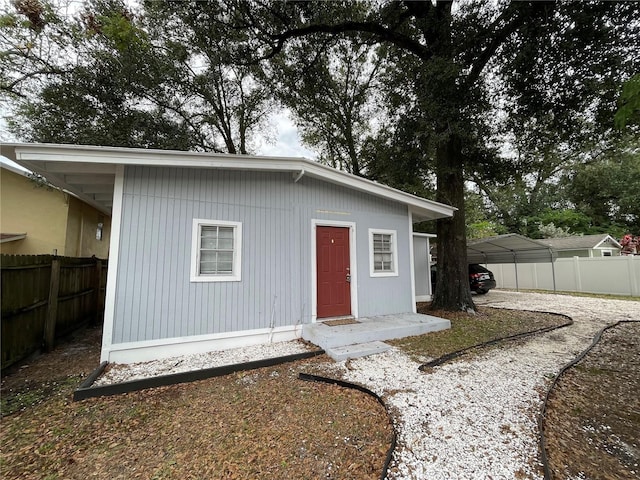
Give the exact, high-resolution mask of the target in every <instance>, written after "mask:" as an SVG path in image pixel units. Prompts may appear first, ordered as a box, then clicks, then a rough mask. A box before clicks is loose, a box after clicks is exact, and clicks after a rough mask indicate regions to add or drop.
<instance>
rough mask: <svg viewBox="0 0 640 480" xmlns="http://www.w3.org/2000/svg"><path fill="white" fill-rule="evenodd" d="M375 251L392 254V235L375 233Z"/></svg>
mask: <svg viewBox="0 0 640 480" xmlns="http://www.w3.org/2000/svg"><path fill="white" fill-rule="evenodd" d="M373 251H374V252H390V251H391V235H386V234H382V233H374V234H373Z"/></svg>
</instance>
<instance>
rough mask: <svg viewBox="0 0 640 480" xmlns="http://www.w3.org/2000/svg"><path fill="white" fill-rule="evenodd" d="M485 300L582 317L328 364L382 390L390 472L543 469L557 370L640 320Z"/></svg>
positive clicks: (405, 475) (556, 298)
mask: <svg viewBox="0 0 640 480" xmlns="http://www.w3.org/2000/svg"><path fill="white" fill-rule="evenodd" d="M475 300H476V303H477V304H478V305H487V306H494V307H500V308H511V309H521V310H536V311H545V312H553V313H561V314H565V315H569V316H571V317H572V318H573V320H574V324H573V325H572V326H570V327H566V328H563V329H560V330H557V331H554V332H550V333H547V334H543V335H538V336H536V337H534V338H532V339H530V340H528V341H526V342H524V343H523V342H519V343H517V344H516V343H511V344H509V343H506V344H504V345H502V346H501V347H500V348H493V349H488V350H486V351H485V352H483V353H481V354H480V355H474V356H473V357H465V356H463V357H460V358H459V359H458V360H456V361H454V362H451V363H449V364H445V365H443V366H440V367H437V368H435V369H433V371H431V372H430V373H422V372H420V371H419V370H418V366H419V365H418V364H417V363H415V362H414V361H412V360H411V359H410V358H409V357H407V356H406V355H404V354H403V353H402V352H401V351H399V350H397V349H395V348H392V349H391V350H389V351H387V352H385V353H383V354H380V355H374V356H370V357H365V358H361V359H356V360H351V361H349V362H347V363H345V362H341V363H337V364H336V363H333V364H327V365H326V368H327V370H328V371H329V372H331V371H335V372H336V373H338V372H339V373H341V374H342V375H343V377H344V378H345V379H346V380H348V381H352V382H356V383H360V384H362V385H364V386H366V387H367V388H369V389H371V390H373V391H375V392H376V393H378V394H379V395H381V396H382V397H383V399H384V401H385V403H386V404H387V406H388V407H389V408H390V411H391V413H392V417H393V422H394V424H395V425H396V429H397V431H398V446H397V448H396V451H395V454H394V458H393V460H392V463H391V466H390V470H389V476H388V478H389V480H399V479H416V480H417V479H430V480H438V479H465V480H470V479H487V478H491V479H494V480H497V479H509V480H511V479H514V478H531V479H537V478H542V475H541V470H540V469H539V464H538V462H539V460H538V444H537V431H538V428H537V414H538V412H539V410H540V408H541V405H542V396H543V394H544V392H545V391H546V388H547V386H548V385H549V383H550V381H551V379H552V378H553V377H554V376H555V375H556V373H557V372H558V371H559V370H560V369H561V368H562V367H563V366H564V365H565V364H567V363H568V362H569V361H571V360H573V359H574V358H575V357H576V356H577V355H578V354H579V353H580V352H582V351H583V350H584V349H585V348H587V347H588V346H589V345H590V343H591V341H592V339H593V336H594V335H595V333H596V332H597V331H598V330H599V329H600V328H602V327H603V326H605V325H607V324H611V323H614V322H616V321H618V320H640V302H631V301H622V300H601V299H593V298H584V297H571V296H564V295H548V294H535V293H517V292H504V291H495V290H494V291H491V292H490V293H489V294H487V295H486V296H483V297H480V296H477V297H475ZM306 349H307V347H305V346H304V344H302V343H300V342H288V343H280V344H271V345H263V346H259V347H252V348H243V349H237V350H228V351H225V352H214V353H211V354H203V355H193V356H189V357H180V358H173V359H168V360H163V361H156V362H148V363H144V364H134V365H128V366H119V367H116V368H114V369H112V370H110V371H109V372H107V373H106V374H105V375H103V376H102V377H101V378H100V379H99V380H98V382H96V384H105V383H113V382H119V381H125V380H132V379H134V378H142V377H148V376H155V375H161V374H167V373H176V372H179V371H187V370H195V369H199V368H207V367H213V366H220V365H225V364H230V363H240V362H246V361H250V360H257V359H260V358H269V357H274V356H281V355H288V354H291V353H298V352H301V351H305V350H306Z"/></svg>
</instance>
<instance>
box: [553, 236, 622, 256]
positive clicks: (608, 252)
mask: <svg viewBox="0 0 640 480" xmlns="http://www.w3.org/2000/svg"><path fill="white" fill-rule="evenodd" d="M540 242H542V243H545V244H546V245H549V246H550V247H551V248H552V249H553V251H554V252H555V253H556V256H557V258H572V257H589V258H594V257H595V258H598V257H617V256H619V255H620V251H621V250H622V245H620V243H619V242H618V241H617V240H616V239H615V238H613V237H612V236H611V235H607V234H606V233H603V234H599V235H577V236H571V237H562V238H545V239H543V240H540Z"/></svg>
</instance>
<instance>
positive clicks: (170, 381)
mask: <svg viewBox="0 0 640 480" xmlns="http://www.w3.org/2000/svg"><path fill="white" fill-rule="evenodd" d="M323 353H324V350H314V351H312V352H304V353H296V354H293V355H286V356H284V357H275V358H267V359H264V360H255V361H252V362H245V363H236V364H233V365H224V366H221V367H212V368H203V369H201V370H193V371H190V372H181V373H172V374H170V375H160V376H157V377H150V378H141V379H139V380H131V381H129V382H121V383H112V384H109V385H100V386H97V387H92V386H91V385H92V384H93V382H94V381H95V379H96V378H97V377H98V376H99V375H100V373H102V370H104V367H106V365H105V366H104V367H103V366H102V364H101V365H100V367H98V368H97V369H96V370H95V371H94V372H93V373H92V374H91V375H90V376H89V377H88V378H87V379H86V380H85V381H84V382H83V383H82V384H81V385H80V387H79V388H78V389H77V390H76V391H74V392H73V401H74V402H77V401H79V400H85V399H87V398H92V397H104V396H109V395H119V394H122V393H129V392H135V391H138V390H144V389H147V388H155V387H165V386H168V385H175V384H178V383H187V382H195V381H196V380H205V379H207V378H213V377H221V376H223V375H229V374H231V373H236V372H242V371H245V370H254V369H256V368H264V367H273V366H275V365H280V364H282V363H288V362H294V361H296V360H304V359H305V358H312V357H316V356H318V355H321V354H323ZM103 363H106V362H103ZM100 369H102V370H100ZM98 370H100V371H98ZM89 380H91V382H89Z"/></svg>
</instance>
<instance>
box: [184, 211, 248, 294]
mask: <svg viewBox="0 0 640 480" xmlns="http://www.w3.org/2000/svg"><path fill="white" fill-rule="evenodd" d="M241 246H242V224H241V223H238V222H225V221H219V220H203V219H195V220H194V221H193V246H192V252H191V281H192V282H239V281H240V259H241Z"/></svg>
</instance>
